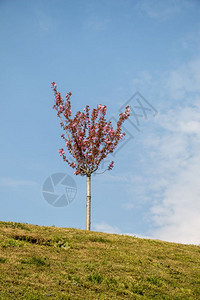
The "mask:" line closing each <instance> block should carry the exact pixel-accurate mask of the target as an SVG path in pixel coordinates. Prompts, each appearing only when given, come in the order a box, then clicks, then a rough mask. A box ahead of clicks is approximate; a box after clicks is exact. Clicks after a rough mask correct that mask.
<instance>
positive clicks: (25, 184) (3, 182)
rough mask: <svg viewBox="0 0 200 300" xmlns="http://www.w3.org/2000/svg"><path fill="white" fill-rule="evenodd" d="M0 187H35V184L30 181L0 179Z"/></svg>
mask: <svg viewBox="0 0 200 300" xmlns="http://www.w3.org/2000/svg"><path fill="white" fill-rule="evenodd" d="M0 185H1V186H5V187H9V188H16V187H32V186H37V183H36V182H35V181H32V180H18V179H13V178H0Z"/></svg>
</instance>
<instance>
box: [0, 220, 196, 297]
mask: <svg viewBox="0 0 200 300" xmlns="http://www.w3.org/2000/svg"><path fill="white" fill-rule="evenodd" d="M0 299H77V300H79V299H84V300H87V299H93V300H95V299H170V300H171V299H181V300H182V299H200V247H199V246H194V245H182V244H175V243H167V242H161V241H157V240H149V239H140V238H134V237H131V236H121V235H117V234H106V233H99V232H92V231H91V232H86V231H85V230H78V229H72V228H57V227H45V226H36V225H29V224H22V223H13V222H0Z"/></svg>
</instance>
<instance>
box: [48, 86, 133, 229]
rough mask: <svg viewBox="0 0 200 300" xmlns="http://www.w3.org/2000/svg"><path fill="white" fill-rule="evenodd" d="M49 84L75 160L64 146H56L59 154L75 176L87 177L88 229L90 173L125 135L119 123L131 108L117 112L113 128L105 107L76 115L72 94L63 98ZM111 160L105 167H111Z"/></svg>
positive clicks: (126, 117) (65, 137)
mask: <svg viewBox="0 0 200 300" xmlns="http://www.w3.org/2000/svg"><path fill="white" fill-rule="evenodd" d="M51 87H52V89H53V91H54V94H55V104H54V106H53V108H54V109H55V110H56V111H57V116H58V117H59V118H60V120H61V122H60V125H61V127H62V128H63V130H64V132H65V134H62V135H61V137H62V138H63V139H64V141H65V146H66V148H67V150H68V152H69V153H70V155H71V156H73V158H74V159H75V161H76V162H75V163H74V162H70V161H69V160H68V159H67V157H66V155H65V151H64V149H63V148H61V149H59V155H60V156H62V158H63V160H64V161H65V162H67V163H68V165H69V166H70V167H72V168H73V169H74V170H75V171H74V174H75V175H79V174H80V175H81V176H85V175H86V176H87V202H86V230H90V225H91V175H92V173H94V172H96V171H97V169H98V168H99V165H100V163H101V161H102V160H103V159H104V158H105V157H107V155H108V154H109V153H112V152H113V151H114V149H115V148H116V146H117V145H118V143H119V141H120V140H121V139H122V138H123V136H124V135H125V132H123V133H122V124H123V122H124V121H125V120H126V119H128V117H129V116H130V108H129V106H126V110H125V112H124V113H120V114H119V120H118V122H117V128H116V129H115V130H114V129H113V126H112V123H111V122H107V121H106V119H105V115H106V109H107V108H106V106H105V105H101V104H99V105H98V106H97V108H96V109H95V108H94V109H93V110H92V112H91V113H90V108H89V106H88V105H86V107H85V108H84V112H80V111H78V112H77V113H76V115H75V117H74V118H73V117H72V112H71V102H70V97H71V95H72V94H71V93H67V94H66V97H65V100H64V99H63V98H62V97H61V94H60V93H59V92H58V91H57V85H56V83H55V82H52V84H51ZM113 166H114V161H112V162H111V163H110V164H109V166H108V169H107V170H112V168H113Z"/></svg>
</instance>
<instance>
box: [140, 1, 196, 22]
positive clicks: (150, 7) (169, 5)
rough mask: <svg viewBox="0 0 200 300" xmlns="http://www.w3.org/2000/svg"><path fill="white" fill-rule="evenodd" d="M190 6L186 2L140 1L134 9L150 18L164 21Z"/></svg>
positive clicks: (189, 3) (189, 2)
mask: <svg viewBox="0 0 200 300" xmlns="http://www.w3.org/2000/svg"><path fill="white" fill-rule="evenodd" d="M191 6H192V3H191V1H188V0H168V1H161V0H151V1H149V0H142V1H139V2H138V4H137V6H136V7H137V9H138V10H139V11H141V12H143V13H145V14H147V15H148V16H149V17H150V18H153V19H157V20H161V21H165V20H167V19H169V18H170V17H172V16H174V15H176V14H179V13H181V12H182V11H183V9H186V8H189V7H191Z"/></svg>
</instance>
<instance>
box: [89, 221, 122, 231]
mask: <svg viewBox="0 0 200 300" xmlns="http://www.w3.org/2000/svg"><path fill="white" fill-rule="evenodd" d="M94 229H95V230H96V231H100V232H106V233H121V230H120V229H119V228H118V227H115V226H111V225H109V224H107V223H105V222H101V223H98V224H94Z"/></svg>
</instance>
